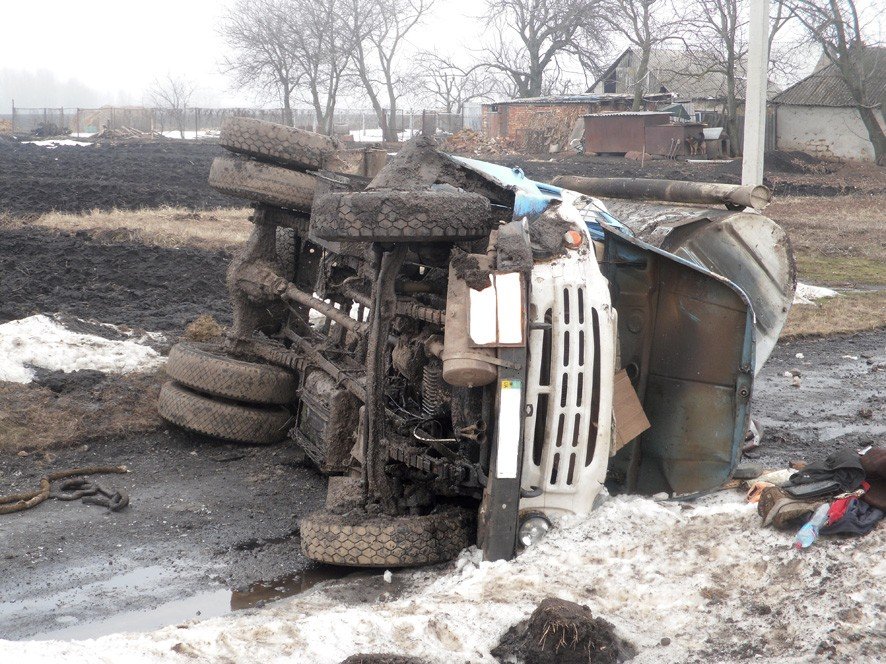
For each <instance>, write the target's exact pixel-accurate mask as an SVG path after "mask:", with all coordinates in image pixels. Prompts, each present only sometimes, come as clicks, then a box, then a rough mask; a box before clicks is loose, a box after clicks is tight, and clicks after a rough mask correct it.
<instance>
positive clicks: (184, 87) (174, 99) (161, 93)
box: [148, 74, 197, 138]
mask: <svg viewBox="0 0 886 664" xmlns="http://www.w3.org/2000/svg"><path fill="white" fill-rule="evenodd" d="M196 90H197V86H196V85H195V84H194V83H193V81H190V80H188V79H187V78H185V77H183V76H174V75H172V74H167V75H166V76H165V77H163V78H156V79H154V83H153V85H152V86H151V89H150V91H149V93H148V94H149V95H150V100H151V105H152V106H153V107H154V108H159V109H163V110H164V112H165V113H167V114H168V115H169V116H170V117H171V118H172V120H173V122H174V123H175V128H176V129H177V130H178V132H179V134H180V135H181V137H182V138H184V137H185V111H186V110H187V108H188V104H190V103H191V97H193V96H194V92H195V91H196Z"/></svg>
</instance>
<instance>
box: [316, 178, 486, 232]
mask: <svg viewBox="0 0 886 664" xmlns="http://www.w3.org/2000/svg"><path fill="white" fill-rule="evenodd" d="M490 228H491V225H490V207H489V199H487V198H486V197H484V196H481V195H479V194H473V193H468V192H456V191H385V190H381V189H379V190H375V191H360V192H333V193H330V194H327V195H326V196H323V197H321V198H319V199H317V202H316V204H315V205H314V209H313V210H312V211H311V231H312V233H313V234H314V235H316V236H317V237H319V238H322V239H324V240H344V241H347V240H351V241H361V242H451V241H461V240H470V239H475V238H480V237H484V236H486V235H488V234H489V230H490Z"/></svg>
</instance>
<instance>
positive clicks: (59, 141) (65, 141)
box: [22, 138, 92, 150]
mask: <svg viewBox="0 0 886 664" xmlns="http://www.w3.org/2000/svg"><path fill="white" fill-rule="evenodd" d="M22 143H26V144H28V145H39V146H40V147H41V148H49V149H50V150H52V149H54V148H57V147H58V146H60V145H66V146H80V147H89V146H90V145H92V143H84V142H83V141H72V140H71V139H69V138H53V139H49V140H46V141H22Z"/></svg>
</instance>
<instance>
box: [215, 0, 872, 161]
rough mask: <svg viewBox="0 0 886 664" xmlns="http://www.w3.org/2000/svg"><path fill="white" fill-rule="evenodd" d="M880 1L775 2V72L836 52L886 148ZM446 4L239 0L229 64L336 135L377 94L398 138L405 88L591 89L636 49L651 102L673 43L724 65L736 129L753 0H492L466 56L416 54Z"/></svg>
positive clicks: (456, 95) (636, 103)
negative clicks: (879, 116)
mask: <svg viewBox="0 0 886 664" xmlns="http://www.w3.org/2000/svg"><path fill="white" fill-rule="evenodd" d="M863 2H868V3H869V4H870V7H868V6H867V5H866V6H864V7H863V6H862V5H861V3H863ZM871 2H872V4H871ZM871 2H869V0H770V4H771V15H770V39H769V48H770V63H771V70H772V71H773V72H776V73H781V74H787V75H790V74H791V73H792V72H795V71H796V70H797V69H798V68H799V67H801V66H803V65H804V64H805V62H802V61H801V60H800V59H801V58H803V57H804V54H808V53H809V50H808V49H807V50H805V51H804V50H803V49H802V48H800V47H801V46H804V45H805V46H809V45H815V46H817V50H823V51H824V54H825V57H826V58H827V59H828V60H829V61H830V62H833V63H834V64H835V65H837V69H838V70H839V72H840V75H841V76H842V77H843V79H844V81H845V82H846V85H847V88H848V89H849V91H850V94H851V96H852V99H853V101H854V102H855V103H856V105H857V107H858V109H859V112H860V113H861V115H862V119H863V120H864V122H865V125H866V127H867V128H868V130H869V134H870V136H871V141H872V143H873V144H874V147H875V151H876V153H877V157H878V158H881V157H882V156H883V154H884V153H886V140H884V137H883V130H882V127H881V126H880V125H879V123H878V122H877V121H876V113H875V111H876V109H877V107H878V106H879V105H880V103H881V100H879V99H876V100H875V99H871V98H870V91H869V90H868V86H867V85H866V80H867V79H868V78H869V77H870V76H871V72H870V71H862V70H861V68H859V67H858V66H857V64H856V63H857V62H858V58H857V54H858V53H859V52H860V51H862V50H863V49H865V48H869V47H870V46H874V45H876V42H875V41H873V40H875V39H876V38H878V37H879V34H880V33H879V30H878V28H877V24H876V21H877V20H878V16H879V12H878V11H877V2H876V0H871ZM435 6H439V7H440V8H442V9H444V10H445V4H444V3H442V2H440V1H439V0H237V2H236V3H235V4H234V5H233V7H232V8H231V9H230V10H229V11H228V13H227V14H226V15H225V16H224V18H223V21H222V26H221V30H222V33H223V35H224V38H225V40H226V42H227V44H228V46H229V47H230V53H231V55H230V57H228V58H226V59H225V61H224V68H225V69H226V71H227V72H228V73H229V74H231V75H232V76H233V78H234V80H235V81H236V83H237V85H238V86H239V87H241V88H249V89H253V90H260V91H263V92H265V93H267V94H269V95H273V96H274V97H275V98H277V99H279V100H280V103H281V104H282V107H283V109H284V120H285V121H286V122H287V123H289V124H291V123H292V111H291V109H292V108H293V105H294V104H302V103H308V104H310V105H311V107H312V108H313V109H314V115H315V125H316V128H317V130H318V131H321V132H324V133H332V131H333V118H334V113H335V108H336V104H337V103H338V100H339V99H341V98H343V97H344V96H349V97H354V96H360V97H365V98H366V99H367V100H368V102H369V104H370V105H371V106H372V108H373V110H374V111H375V114H376V115H377V117H378V124H379V126H380V127H381V129H382V133H383V136H384V139H385V140H396V126H395V122H394V118H396V114H397V110H398V107H399V106H400V105H401V103H402V101H403V100H404V98H409V99H412V100H417V101H418V102H419V103H421V104H422V105H425V106H432V107H435V108H439V109H442V110H445V111H446V112H449V113H461V112H462V110H463V109H464V106H465V104H467V103H470V102H472V101H475V100H488V99H491V98H495V97H537V96H543V95H549V94H558V93H566V92H581V91H583V90H584V89H586V87H587V85H588V84H589V83H590V82H591V81H593V80H596V78H597V77H598V76H599V75H600V74H601V73H602V70H603V68H604V67H605V65H606V64H607V60H609V59H611V58H612V57H613V55H614V51H615V49H616V47H623V46H624V45H630V46H631V47H632V49H633V50H634V51H635V52H636V53H637V55H638V61H639V63H638V67H637V72H636V76H635V77H634V78H635V84H634V89H633V90H632V92H633V97H634V98H633V108H634V109H635V110H636V109H639V108H641V104H642V98H643V95H644V94H645V93H646V92H648V91H647V90H645V89H644V87H643V81H644V80H646V79H647V73H648V66H649V61H650V55H651V53H652V52H653V49H655V48H658V47H661V46H669V47H672V48H680V49H683V51H684V52H685V53H686V55H687V57H688V58H689V59H690V60H692V59H695V60H696V61H697V63H698V65H699V66H698V67H696V68H695V69H694V71H699V70H700V69H702V70H705V71H710V72H716V73H720V74H722V75H723V78H724V80H725V90H724V95H723V96H724V109H723V111H724V117H725V122H726V129H727V133H729V134H730V135H731V136H733V137H734V136H735V135H736V126H735V125H736V118H737V115H738V114H737V108H738V104H739V100H740V99H741V98H742V96H743V93H744V86H745V80H744V71H743V64H742V63H743V62H744V60H745V57H746V55H747V24H748V13H749V0H688V1H682V0H484V2H483V4H482V8H483V12H484V18H483V20H484V28H485V29H484V33H483V38H482V40H481V43H479V44H475V45H470V46H468V47H464V48H462V49H459V57H452V56H448V55H447V56H443V55H440V54H437V53H435V52H431V51H421V52H419V53H418V54H416V53H415V49H414V48H413V47H412V46H411V45H410V44H409V43H408V40H409V38H410V33H413V34H414V31H415V28H416V26H417V25H419V24H420V23H421V22H422V21H423V20H424V19H426V18H427V17H428V15H429V13H430V11H431V9H432V8H434V7H435ZM867 15H869V20H868V19H866V18H865V16H867ZM883 66H886V63H884V65H883Z"/></svg>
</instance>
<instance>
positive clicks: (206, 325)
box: [182, 314, 225, 343]
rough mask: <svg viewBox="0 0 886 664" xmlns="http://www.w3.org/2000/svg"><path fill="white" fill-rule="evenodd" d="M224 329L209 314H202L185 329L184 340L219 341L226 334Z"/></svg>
mask: <svg viewBox="0 0 886 664" xmlns="http://www.w3.org/2000/svg"><path fill="white" fill-rule="evenodd" d="M224 331H225V330H224V328H223V327H222V326H221V325H219V324H218V321H217V320H215V318H213V317H212V316H210V315H209V314H202V315H200V316H198V317H197V318H196V319H195V320H193V321H191V322H190V323H188V325H187V327H185V331H184V334H182V339H187V340H188V341H199V342H201V343H202V342H206V341H217V340H218V339H219V338H221V336H222V334H224Z"/></svg>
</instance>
